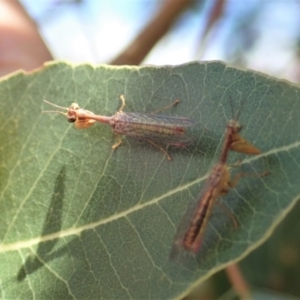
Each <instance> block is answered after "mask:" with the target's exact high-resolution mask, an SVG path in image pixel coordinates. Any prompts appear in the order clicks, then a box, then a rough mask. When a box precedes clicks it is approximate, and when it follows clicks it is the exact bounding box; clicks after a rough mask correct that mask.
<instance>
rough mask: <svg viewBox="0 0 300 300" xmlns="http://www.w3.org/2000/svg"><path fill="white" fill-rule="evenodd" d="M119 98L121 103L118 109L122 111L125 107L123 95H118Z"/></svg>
mask: <svg viewBox="0 0 300 300" xmlns="http://www.w3.org/2000/svg"><path fill="white" fill-rule="evenodd" d="M120 100H121V102H122V105H121V107H120V109H119V112H122V111H123V108H124V107H125V105H126V104H125V97H124V95H120Z"/></svg>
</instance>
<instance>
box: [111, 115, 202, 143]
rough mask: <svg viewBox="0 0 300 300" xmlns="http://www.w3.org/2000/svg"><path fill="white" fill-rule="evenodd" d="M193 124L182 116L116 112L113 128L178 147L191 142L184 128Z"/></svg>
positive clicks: (120, 131)
mask: <svg viewBox="0 0 300 300" xmlns="http://www.w3.org/2000/svg"><path fill="white" fill-rule="evenodd" d="M195 124H196V123H195V122H194V121H193V120H190V119H188V118H183V117H175V116H165V115H154V114H142V113H124V112H118V113H117V114H116V115H115V127H114V130H115V131H116V132H117V133H120V134H125V135H129V136H132V137H136V138H140V139H146V140H152V141H155V142H158V143H164V144H167V145H174V146H179V147H180V146H186V145H189V144H191V143H192V142H193V138H192V137H190V136H188V135H187V134H186V129H187V128H188V127H191V126H193V125H195Z"/></svg>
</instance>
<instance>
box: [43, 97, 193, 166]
mask: <svg viewBox="0 0 300 300" xmlns="http://www.w3.org/2000/svg"><path fill="white" fill-rule="evenodd" d="M120 99H121V101H122V106H121V108H120V109H119V111H118V112H116V113H115V114H114V115H113V116H111V117H108V116H101V115H96V114H94V113H93V112H91V111H88V110H85V109H83V108H80V107H79V105H78V104H77V103H72V104H71V106H70V107H68V108H65V107H60V106H57V105H55V104H53V103H51V102H48V101H46V100H44V101H45V102H47V103H49V104H51V105H53V106H55V107H58V108H61V109H65V110H67V112H66V113H63V112H60V111H49V112H55V113H60V114H63V115H65V116H66V117H67V120H68V121H69V122H71V123H74V125H75V127H76V128H88V127H90V126H92V125H93V124H95V122H100V123H104V124H108V125H110V126H111V127H112V129H113V131H114V132H115V133H117V134H124V135H128V136H132V137H135V138H139V139H143V140H146V141H148V142H149V143H151V144H152V145H154V146H156V147H157V148H159V149H160V150H161V151H162V152H164V154H165V155H166V156H167V158H168V159H169V160H171V156H170V155H169V154H168V152H167V150H165V149H163V148H161V147H160V146H158V145H157V143H158V144H161V143H162V144H165V145H171V146H176V147H184V146H188V145H190V144H191V143H192V142H193V138H192V137H190V136H188V135H187V133H186V129H187V128H188V127H191V126H193V125H195V122H194V121H192V120H190V119H188V118H183V117H177V116H164V115H157V114H146V113H130V112H129V113H127V112H123V110H122V109H123V108H124V106H125V99H124V97H123V96H121V97H120ZM178 102H179V100H176V101H175V102H174V103H173V104H172V105H171V106H173V105H175V104H177V103H178ZM166 108H168V107H166ZM166 108H164V109H166ZM121 143H122V141H121V140H120V139H119V140H118V142H117V143H116V144H115V145H113V146H112V148H113V149H116V148H117V147H119V146H120V145H121Z"/></svg>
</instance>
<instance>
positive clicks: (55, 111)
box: [42, 99, 69, 116]
mask: <svg viewBox="0 0 300 300" xmlns="http://www.w3.org/2000/svg"><path fill="white" fill-rule="evenodd" d="M44 102H46V103H47V104H49V105H52V106H54V107H57V108H60V109H65V110H69V108H67V107H63V106H59V105H56V104H54V103H51V102H49V101H47V100H46V99H44ZM42 113H55V114H61V115H64V116H66V115H67V113H64V112H62V111H59V110H43V111H42Z"/></svg>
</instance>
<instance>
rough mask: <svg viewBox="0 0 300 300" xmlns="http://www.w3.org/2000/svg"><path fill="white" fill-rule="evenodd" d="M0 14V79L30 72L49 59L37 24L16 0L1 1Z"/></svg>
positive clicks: (49, 55) (50, 58) (48, 53)
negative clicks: (9, 74)
mask: <svg viewBox="0 0 300 300" xmlns="http://www.w3.org/2000/svg"><path fill="white" fill-rule="evenodd" d="M0 12H1V18H0V53H1V56H0V76H2V75H5V74H7V73H10V72H13V71H15V70H18V69H23V70H26V71H31V70H33V69H35V68H37V67H40V66H41V65H42V64H43V63H44V62H45V61H49V60H52V56H51V54H50V52H49V50H48V49H47V47H46V46H45V44H44V42H43V40H42V38H41V37H40V35H39V32H38V30H37V27H36V24H35V23H34V22H33V21H32V20H31V19H30V17H29V16H28V15H27V13H26V12H25V10H24V9H23V7H22V6H21V5H20V3H19V2H18V1H17V0H10V1H0Z"/></svg>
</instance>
